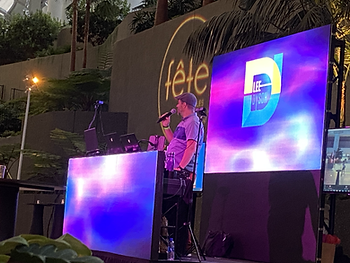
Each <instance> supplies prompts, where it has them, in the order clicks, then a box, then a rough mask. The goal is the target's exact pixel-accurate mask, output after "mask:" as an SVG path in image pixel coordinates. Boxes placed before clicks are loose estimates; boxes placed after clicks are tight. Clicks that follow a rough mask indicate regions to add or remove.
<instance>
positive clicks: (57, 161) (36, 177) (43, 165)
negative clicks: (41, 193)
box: [24, 128, 85, 185]
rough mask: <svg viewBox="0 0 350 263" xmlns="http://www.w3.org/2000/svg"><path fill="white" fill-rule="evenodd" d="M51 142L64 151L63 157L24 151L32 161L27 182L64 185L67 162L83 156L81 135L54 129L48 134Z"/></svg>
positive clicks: (83, 147) (83, 144)
mask: <svg viewBox="0 0 350 263" xmlns="http://www.w3.org/2000/svg"><path fill="white" fill-rule="evenodd" d="M50 138H51V140H52V141H53V142H54V143H55V144H56V145H57V147H60V148H62V149H63V150H64V152H65V156H58V155H54V154H50V153H47V152H43V151H38V150H25V152H24V155H25V156H26V157H29V158H31V159H32V161H33V165H34V167H33V168H32V170H31V172H30V174H31V177H30V178H29V180H32V181H36V182H45V183H50V184H53V185H65V184H66V181H67V180H66V179H67V178H66V175H67V169H68V160H69V158H72V157H79V156H84V155H85V141H84V138H83V136H82V135H79V134H77V133H72V132H67V131H63V130H60V129H57V128H56V129H55V130H53V131H51V133H50Z"/></svg>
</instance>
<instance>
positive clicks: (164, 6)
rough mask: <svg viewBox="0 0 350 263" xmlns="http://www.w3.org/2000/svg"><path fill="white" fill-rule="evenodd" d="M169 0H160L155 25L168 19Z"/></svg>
mask: <svg viewBox="0 0 350 263" xmlns="http://www.w3.org/2000/svg"><path fill="white" fill-rule="evenodd" d="M168 19H169V18H168V0H158V1H157V9H156V15H155V19H154V25H155V26H156V25H159V24H161V23H164V22H166V21H168Z"/></svg>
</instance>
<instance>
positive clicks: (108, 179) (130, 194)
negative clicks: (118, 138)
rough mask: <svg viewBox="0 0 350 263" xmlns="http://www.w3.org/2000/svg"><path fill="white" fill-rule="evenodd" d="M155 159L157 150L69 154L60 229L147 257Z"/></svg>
mask: <svg viewBox="0 0 350 263" xmlns="http://www.w3.org/2000/svg"><path fill="white" fill-rule="evenodd" d="M157 160H158V152H156V151H150V152H140V153H126V154H115V155H107V156H95V157H86V158H75V159H70V160H69V167H68V179H67V189H66V205H65V216H64V224H63V233H70V234H71V235H73V236H75V237H76V238H78V239H79V240H81V241H82V242H83V243H85V244H86V245H87V246H88V247H89V248H91V249H92V250H98V251H106V252H110V253H115V254H119V255H124V256H132V257H136V258H142V259H147V260H150V259H151V246H152V229H153V224H154V213H155V198H156V197H155V192H156V190H155V188H156V183H155V182H156V174H157Z"/></svg>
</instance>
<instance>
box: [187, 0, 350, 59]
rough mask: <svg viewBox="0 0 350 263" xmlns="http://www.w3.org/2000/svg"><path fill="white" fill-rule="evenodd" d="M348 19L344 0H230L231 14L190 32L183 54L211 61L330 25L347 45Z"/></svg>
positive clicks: (349, 34) (349, 36) (349, 3)
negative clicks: (229, 53) (287, 36)
mask: <svg viewBox="0 0 350 263" xmlns="http://www.w3.org/2000/svg"><path fill="white" fill-rule="evenodd" d="M349 18H350V1H348V0H325V1H313V0H300V1H285V0H280V1H270V0H234V1H233V6H232V10H231V11H227V12H224V13H222V14H220V15H218V16H214V17H212V18H211V19H210V20H208V21H207V22H205V23H204V24H203V25H201V26H200V27H198V29H197V30H195V31H194V32H192V33H191V35H190V37H189V38H188V40H187V43H186V45H185V47H184V52H185V53H186V54H187V55H188V56H189V57H193V60H194V61H196V62H199V61H203V60H205V59H208V60H212V58H213V57H214V56H216V55H220V54H224V53H227V52H230V51H233V50H238V49H241V48H245V47H248V46H252V45H255V44H258V43H261V42H265V41H269V40H272V39H276V38H279V37H283V36H286V35H290V34H293V33H297V32H301V31H304V30H308V29H312V28H315V27H319V26H323V25H327V24H331V23H332V24H334V25H336V28H337V32H336V34H337V37H338V38H340V39H346V41H347V43H348V45H349V43H350V30H349V27H350V22H349ZM347 50H348V49H347ZM349 55H350V54H349V53H348V55H347V57H349Z"/></svg>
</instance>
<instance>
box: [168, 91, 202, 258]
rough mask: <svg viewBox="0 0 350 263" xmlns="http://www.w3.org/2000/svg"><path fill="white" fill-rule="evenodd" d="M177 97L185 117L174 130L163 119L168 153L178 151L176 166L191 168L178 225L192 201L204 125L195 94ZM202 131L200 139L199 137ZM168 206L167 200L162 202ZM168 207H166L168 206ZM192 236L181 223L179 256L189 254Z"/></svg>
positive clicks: (181, 202) (183, 223)
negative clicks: (196, 109)
mask: <svg viewBox="0 0 350 263" xmlns="http://www.w3.org/2000/svg"><path fill="white" fill-rule="evenodd" d="M176 99H177V100H178V102H177V105H176V109H177V113H178V114H179V115H181V117H182V120H181V121H180V123H179V124H178V125H177V127H176V129H175V131H174V133H173V132H172V130H171V129H170V116H169V117H167V118H166V119H165V120H163V121H162V125H163V128H164V133H165V137H166V139H167V140H168V142H169V146H168V149H167V154H169V153H172V152H173V153H175V166H174V170H177V171H186V172H188V175H189V179H186V180H185V182H186V189H185V193H184V196H183V198H182V200H181V201H180V206H179V211H178V212H179V216H178V225H179V226H184V225H186V224H185V223H186V222H187V221H188V220H189V217H188V215H189V213H191V212H190V211H189V210H190V203H191V202H192V195H193V194H192V188H193V180H194V176H193V175H194V163H195V153H196V148H197V141H198V143H199V146H198V149H200V146H201V144H202V142H203V134H204V128H203V126H201V130H200V132H198V131H199V127H200V120H199V118H198V116H197V114H196V112H195V107H196V104H197V99H196V96H195V95H193V94H192V93H183V94H181V95H179V96H177V97H176ZM198 134H199V140H197V137H198ZM164 205H165V207H166V206H168V205H167V204H163V206H164ZM165 210H167V209H165ZM168 219H169V223H172V222H174V216H173V217H171V216H170V217H169V218H168ZM190 242H191V239H190V237H189V232H188V229H187V228H186V227H179V230H178V240H175V247H176V252H177V254H178V255H180V256H184V255H186V254H187V249H188V246H189V245H190Z"/></svg>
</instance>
